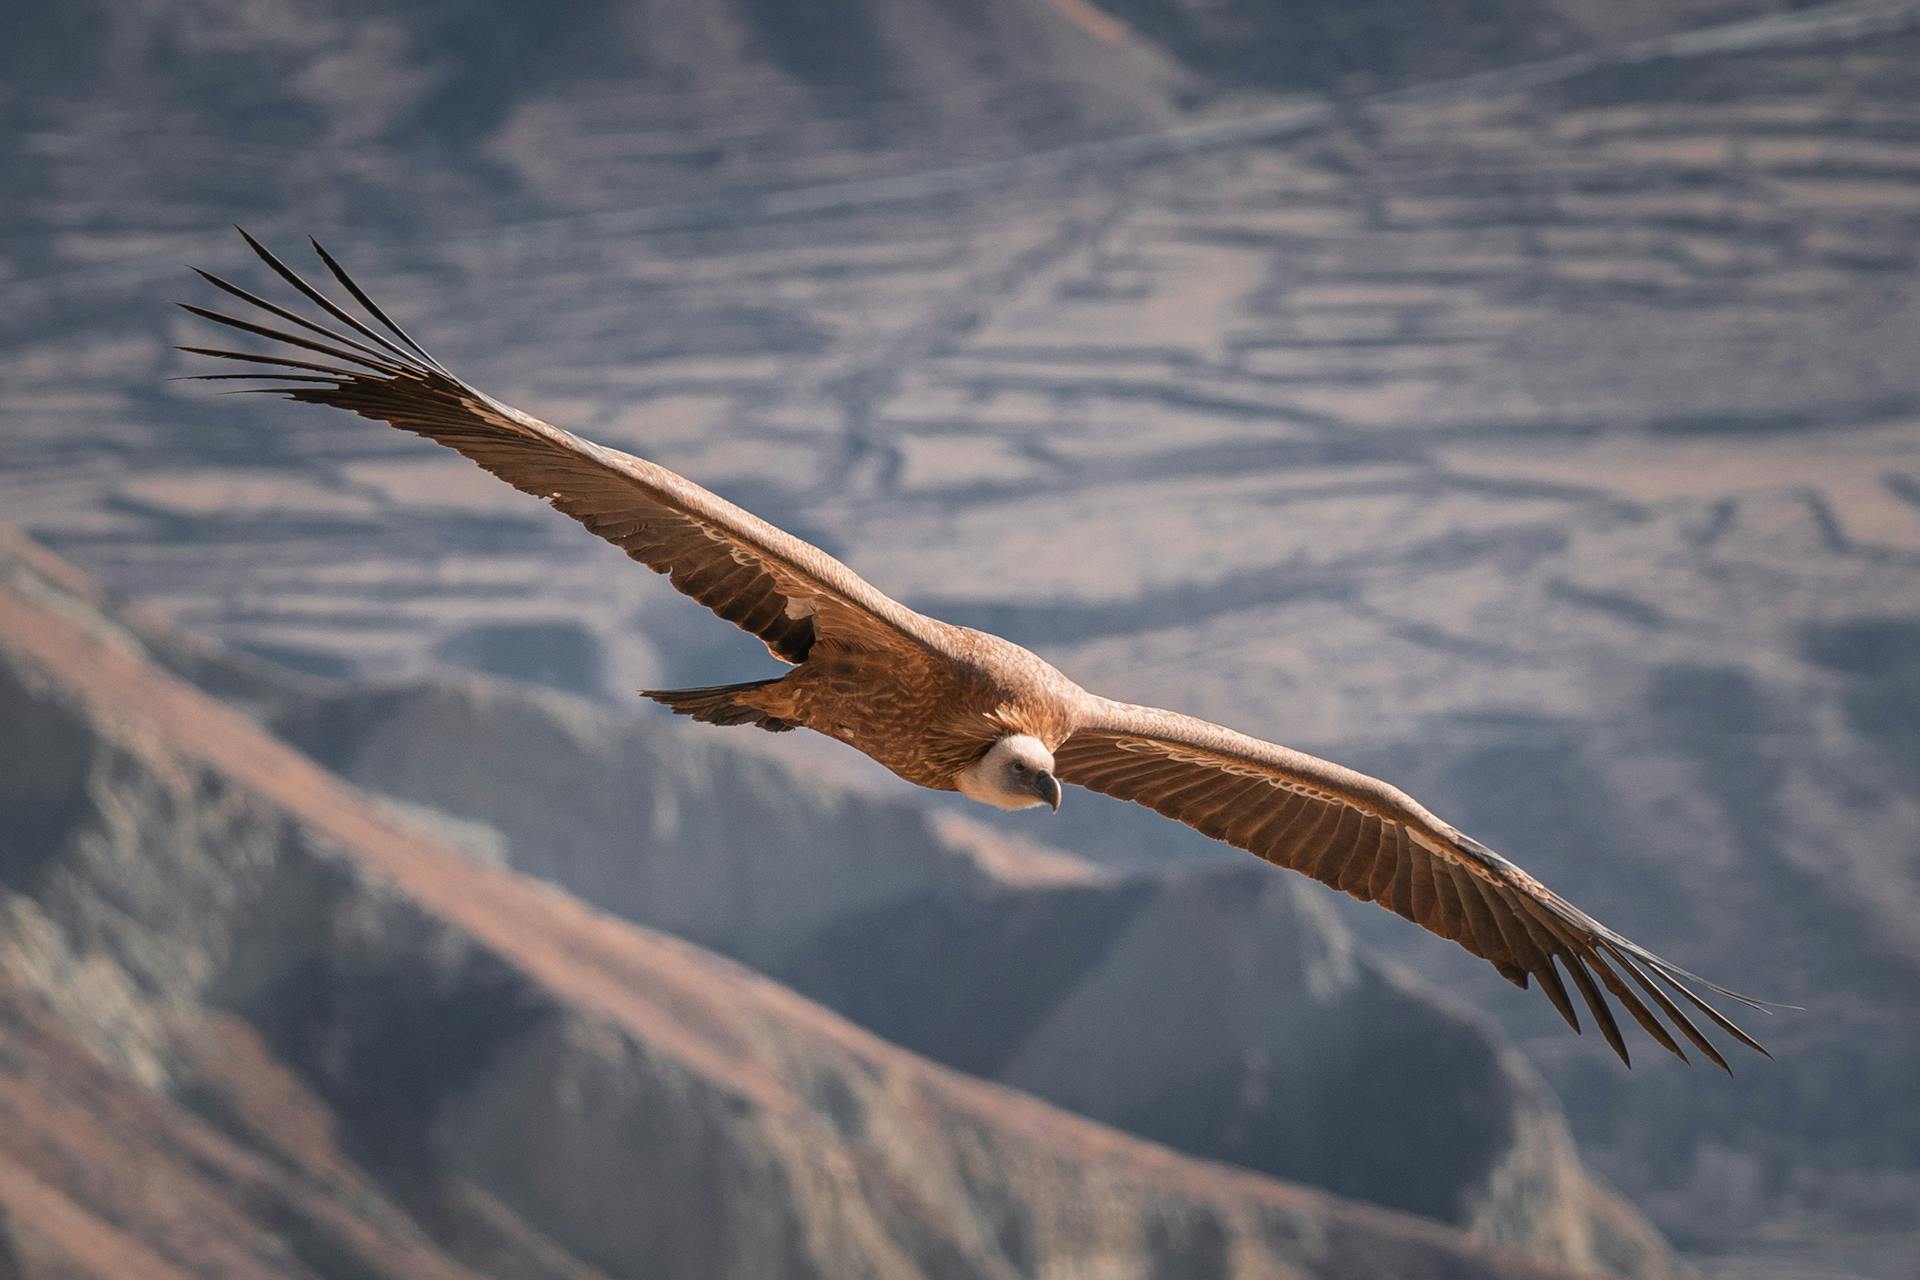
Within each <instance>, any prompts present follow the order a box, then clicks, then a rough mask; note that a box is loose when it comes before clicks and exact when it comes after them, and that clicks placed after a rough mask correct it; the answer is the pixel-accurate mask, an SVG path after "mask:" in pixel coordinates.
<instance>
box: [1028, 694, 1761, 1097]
mask: <svg viewBox="0 0 1920 1280" xmlns="http://www.w3.org/2000/svg"><path fill="white" fill-rule="evenodd" d="M1092 708H1093V709H1092V710H1091V711H1090V713H1089V714H1088V716H1087V718H1086V719H1085V720H1084V721H1083V723H1082V725H1081V727H1080V728H1079V729H1077V730H1076V731H1075V732H1074V734H1073V736H1072V737H1070V738H1068V739H1067V740H1066V742H1065V743H1063V744H1062V745H1061V746H1060V748H1059V750H1057V751H1056V752H1055V753H1054V763H1055V772H1056V773H1057V774H1058V776H1059V777H1060V778H1061V779H1062V780H1063V781H1066V782H1071V783H1074V784H1076V785H1078V786H1082V787H1086V788H1088V789H1090V790H1093V791H1099V792H1102V793H1103V794H1106V795H1110V796H1117V797H1118V798H1120V799H1122V800H1132V801H1134V802H1135V803H1137V804H1143V805H1145V806H1147V807H1148V808H1149V809H1152V810H1154V811H1155V812H1156V813H1160V814H1163V815H1164V816H1166V817H1169V818H1172V819H1174V820H1175V821H1176V822H1183V823H1185V824H1186V825H1187V826H1190V827H1192V828H1194V829H1195V830H1196V831H1199V832H1201V833H1202V834H1205V835H1208V836H1211V837H1213V838H1214V839H1216V840H1222V841H1225V842H1226V843H1228V844H1230V845H1233V846H1234V847H1235V848H1238V849H1245V850H1247V851H1249V852H1251V853H1255V854H1258V855H1259V856H1260V857H1262V858H1264V859H1266V860H1267V861H1268V862H1271V863H1274V864H1275V865H1277V866H1282V867H1288V868H1291V869H1292V870H1295V871H1300V872H1304V873H1305V874H1307V875H1310V876H1312V877H1313V878H1314V879H1316V880H1318V881H1320V882H1321V883H1323V884H1328V885H1332V886H1333V887H1334V888H1336V889H1341V890H1344V891H1345V892H1347V893H1350V894H1352V895H1353V896H1354V897H1356V898H1359V899H1360V900H1361V901H1362V902H1373V903H1378V904H1379V905H1380V906H1382V907H1385V908H1387V909H1388V910H1389V911H1393V912H1395V913H1397V914H1399V915H1401V916H1404V917H1406V918H1407V919H1409V920H1411V921H1413V922H1414V923H1415V924H1417V925H1419V926H1420V927H1421V928H1423V929H1426V930H1427V931H1428V932H1430V933H1436V934H1438V935H1440V936H1441V937H1443V938H1451V939H1452V940H1453V941H1455V942H1457V943H1459V944H1460V945H1461V946H1463V947H1465V948H1466V949H1467V950H1468V951H1471V952H1472V953H1473V954H1474V955H1477V956H1479V957H1481V958H1482V959H1484V960H1488V961H1490V962H1492V964H1493V966H1494V968H1496V969H1498V970H1499V971H1500V972H1501V974H1503V975H1504V976H1505V977H1506V978H1507V979H1508V980H1509V981H1511V982H1513V983H1514V984H1516V985H1518V986H1521V987H1524V986H1526V985H1527V983H1528V980H1529V978H1534V979H1538V980H1539V983H1540V988H1541V990H1542V991H1544V992H1545V993H1546V995H1547V998H1548V999H1550V1000H1551V1001H1552V1002H1553V1006H1554V1008H1556V1009H1558V1010H1559V1011H1560V1016H1561V1017H1563V1018H1565V1019H1566V1020H1567V1022H1568V1024H1569V1025H1571V1026H1572V1027H1573V1029H1574V1030H1575V1031H1578V1030H1580V1019H1579V1017H1578V1015H1577V1014H1575V1012H1574V1006H1573V1001H1572V1000H1571V999H1569V997H1568V995H1567V989H1566V986H1565V984H1564V983H1563V982H1562V981H1561V977H1560V972H1559V969H1563V970H1565V972H1566V976H1567V977H1568V978H1569V979H1571V981H1572V982H1573V985H1574V987H1575V988H1576V989H1577V990H1578V991H1579V992H1580V995H1581V997H1582V999H1583V1000H1584V1001H1585V1003H1586V1005H1587V1007H1588V1009H1590V1010H1591V1011H1592V1013H1593V1018H1594V1021H1595V1022H1597V1023H1598V1024H1599V1026H1600V1030H1601V1033H1602V1034H1603V1035H1605V1036H1606V1038H1607V1043H1608V1044H1609V1045H1611V1046H1612V1047H1613V1051H1614V1052H1615V1053H1617V1054H1619V1055H1620V1058H1621V1060H1622V1061H1629V1059H1628V1055H1627V1047H1626V1042H1625V1041H1624V1040H1623V1039H1622V1037H1621V1035H1620V1028H1619V1025H1618V1024H1617V1023H1616V1022H1615V1021H1614V1016H1613V1012H1612V1010H1611V1009H1610V1008H1609V1006H1608V1004H1607V1000H1606V997H1605V996H1604V995H1602V994H1601V991H1600V987H1602V986H1604V987H1605V988H1606V989H1607V991H1608V992H1611V993H1612V995H1613V998H1614V1000H1616V1001H1618V1002H1619V1004H1620V1006H1621V1007H1622V1008H1624V1009H1625V1010H1626V1011H1627V1012H1628V1013H1629V1014H1631V1015H1632V1016H1633V1018H1634V1020H1635V1021H1636V1022H1638V1023H1639V1024H1640V1025H1641V1026H1642V1027H1644V1028H1645V1029H1646V1031H1647V1034H1648V1035H1650V1036H1652V1037H1653V1038H1654V1039H1655V1040H1656V1041H1658V1042H1659V1043H1660V1045H1661V1046H1662V1047H1664V1048H1666V1049H1668V1050H1670V1051H1671V1052H1673V1053H1675V1054H1677V1055H1679V1056H1680V1057H1681V1058H1682V1059H1685V1058H1686V1056H1687V1055H1686V1052H1685V1051H1684V1050H1683V1049H1682V1048H1681V1047H1680V1044H1679V1042H1678V1041H1677V1040H1675V1039H1674V1036H1673V1034H1672V1031H1677V1032H1679V1033H1680V1034H1681V1035H1682V1036H1684V1037H1685V1038H1686V1039H1687V1040H1688V1041H1690V1042H1691V1043H1692V1044H1693V1045H1694V1046H1695V1047H1697V1048H1698V1049H1699V1050H1700V1052H1702V1053H1704V1054H1705V1055H1706V1056H1707V1057H1708V1058H1710V1059H1711V1060H1712V1061H1714V1062H1715V1063H1717V1064H1718V1065H1719V1066H1720V1067H1722V1068H1723V1069H1726V1068H1727V1062H1726V1059H1725V1058H1723V1057H1721V1055H1720V1053H1719V1051H1718V1050H1717V1049H1715V1048H1714V1046H1713V1044H1712V1042H1711V1041H1709V1040H1708V1039H1707V1037H1706V1036H1705V1035H1704V1034H1702V1033H1701V1031H1700V1029H1699V1028H1698V1027H1697V1026H1695V1025H1694V1023H1693V1021H1692V1019H1690V1018H1689V1017H1688V1016H1687V1013H1686V1012H1685V1010H1683V1009H1682V1007H1681V1004H1682V1003H1684V1004H1686V1005H1690V1006H1691V1007H1692V1008H1694V1009H1695V1010H1697V1011H1699V1012H1700V1013H1701V1014H1703V1015H1705V1017H1706V1018H1707V1019H1709V1020H1710V1021H1711V1022H1713V1023H1714V1025H1716V1026H1718V1027H1720V1028H1721V1029H1722V1030H1723V1031H1725V1032H1727V1033H1728V1034H1729V1035H1731V1036H1733V1037H1734V1038H1735V1039H1737V1040H1739V1041H1740V1042H1741V1043H1742V1044H1745V1045H1747V1046H1749V1047H1750V1048H1753V1049H1757V1050H1759V1051H1760V1052H1761V1053H1763V1054H1764V1053H1766V1050H1765V1049H1761V1048H1760V1045H1759V1044H1758V1043H1757V1042H1756V1041H1755V1040H1754V1039H1753V1038H1752V1037H1751V1036H1749V1035H1747V1033H1746V1032H1744V1031H1742V1030H1741V1029H1740V1028H1739V1027H1737V1026H1735V1025H1734V1024H1733V1023H1732V1022H1731V1021H1729V1020H1728V1019H1727V1018H1726V1017H1725V1016H1724V1015H1723V1014H1721V1013H1720V1012H1719V1011H1717V1010H1716V1009H1714V1008H1713V1007H1712V1006H1710V1005H1708V1004H1707V1003H1706V1001H1705V1000H1703V999H1701V997H1700V996H1699V995H1697V994H1695V992H1694V991H1693V990H1692V989H1691V988H1690V987H1689V985H1688V984H1689V983H1698V984H1699V985H1700V986H1702V987H1705V988H1707V989H1708V990H1710V991H1712V992H1713V993H1715V994H1717V995H1721V996H1724V997H1726V998H1728V999H1730V1000H1736V1001H1739V1002H1740V1003H1742V1004H1745V1005H1749V1006H1751V1007H1754V1008H1759V1007H1761V1006H1760V1003H1759V1002H1758V1001H1754V1000H1750V999H1748V998H1747V997H1745V996H1742V995H1738V994H1736V993H1734V992H1732V991H1728V990H1726V989H1725V988H1724V987H1718V986H1715V985H1714V984H1713V983H1710V982H1707V981H1705V980H1704V979H1701V978H1699V977H1697V976H1695V975H1694V974H1691V973H1688V972H1687V971H1686V970H1684V969H1680V968H1678V967H1676V966H1674V965H1671V964H1668V963H1667V962H1666V961H1664V960H1662V959H1660V958H1659V957H1658V956H1656V955H1654V954H1652V953H1651V952H1649V951H1647V950H1645V949H1644V948H1642V947H1640V946H1637V945H1635V944H1634V943H1632V942H1629V941H1628V940H1627V939H1625V938H1623V937H1621V936H1620V935H1619V934H1617V933H1615V932H1613V931H1612V930H1611V929H1608V928H1607V927H1606V926H1604V925H1602V924H1601V923H1600V922H1599V921H1597V920H1595V919H1593V917H1591V916H1589V915H1587V914H1586V913H1585V912H1583V911H1581V910H1580V909H1579V908H1577V907H1575V906H1574V905H1573V904H1572V903H1570V902H1568V901H1567V900H1566V899H1564V898H1562V897H1560V896H1559V895H1558V894H1556V893H1554V892H1553V891H1552V890H1551V889H1549V888H1547V887H1546V886H1545V885H1543V884H1541V883H1540V882H1539V881H1538V880H1536V879H1534V878H1533V877H1532V876H1530V875H1528V874H1527V873H1526V872H1525V871H1522V870H1521V869H1520V868H1519V867H1517V866H1515V865H1514V864H1513V863H1511V862H1508V861H1507V860H1506V859H1505V858H1503V857H1501V856H1500V855H1499V854H1497V853H1495V852H1493V851H1492V850H1491V849H1489V848H1487V847H1486V846H1485V845H1483V844H1480V843H1479V842H1478V841H1476V840H1473V839H1470V838H1469V837H1467V836H1464V835H1462V834H1460V833H1459V832H1458V831H1455V830H1454V829H1453V828H1452V827H1450V826H1448V825H1447V824H1446V823H1444V822H1442V821H1440V819H1438V818H1436V817H1434V816H1433V815H1432V814H1431V813H1428V812H1427V811H1426V810H1425V809H1424V808H1422V807H1421V806H1420V805H1419V804H1418V803H1417V802H1415V801H1414V800H1413V799H1412V798H1411V797H1409V796H1407V795H1406V794H1404V793H1403V792H1401V791H1399V790H1397V789H1396V788H1394V787H1390V786H1388V785H1387V784H1386V783H1384V782H1381V781H1379V780H1377V779H1374V778H1369V777H1367V776H1366V775H1365V774H1361V773H1355V772H1354V771H1353V770H1351V769H1344V768H1342V767H1341V766H1339V765H1337V764H1330V763H1328V762H1327V761H1325V760H1319V759H1315V758H1314V757H1313V756H1309V755H1305V754H1303V753H1301V752H1298V751H1293V750H1289V749H1288V748H1286V747H1280V746H1275V745H1274V744H1272V743H1270V742H1262V741H1260V740H1259V739H1257V738H1250V737H1247V736H1246V735H1245V734H1240V733H1235V732H1234V731H1232V730H1231V729H1225V728H1222V727H1221V726H1219V725H1216V724H1210V723H1208V722H1207V721H1205V720H1197V719H1194V718H1193V717H1191V716H1183V715H1179V714H1177V713H1175V712H1171V711H1161V710H1158V709H1155V708H1152V707H1138V706H1131V705H1128V704H1126V703H1119V702H1111V701H1108V700H1107V699H1095V700H1094V701H1093V703H1092ZM1556 964H1557V965H1558V966H1559V969H1556V967H1555V966H1556ZM1596 979H1598V983H1597V984H1596V981H1595V980H1596ZM1669 992H1671V993H1672V994H1671V995H1670V994H1669ZM1673 996H1678V997H1679V998H1680V1002H1679V1003H1676V1001H1675V1000H1674V999H1673ZM1663 1019H1664V1022H1663ZM1669 1027H1671V1028H1672V1031H1669Z"/></svg>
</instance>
